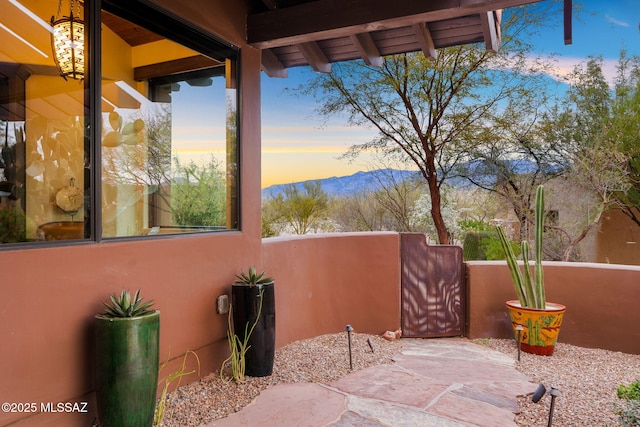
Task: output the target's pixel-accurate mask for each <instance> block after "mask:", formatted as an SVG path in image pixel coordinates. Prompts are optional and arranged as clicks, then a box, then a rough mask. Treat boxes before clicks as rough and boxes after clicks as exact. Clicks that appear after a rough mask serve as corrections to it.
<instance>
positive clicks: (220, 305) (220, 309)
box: [216, 295, 229, 314]
mask: <svg viewBox="0 0 640 427" xmlns="http://www.w3.org/2000/svg"><path fill="white" fill-rule="evenodd" d="M228 312H229V296H228V295H220V296H219V297H218V298H217V299H216V313H218V314H227V313H228Z"/></svg>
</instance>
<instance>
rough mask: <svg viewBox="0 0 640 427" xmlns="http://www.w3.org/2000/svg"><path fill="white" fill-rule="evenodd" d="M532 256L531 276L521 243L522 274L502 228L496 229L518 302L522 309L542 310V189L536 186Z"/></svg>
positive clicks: (525, 247)
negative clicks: (533, 261) (533, 258)
mask: <svg viewBox="0 0 640 427" xmlns="http://www.w3.org/2000/svg"><path fill="white" fill-rule="evenodd" d="M534 224H535V228H534V232H535V238H534V245H535V246H534V254H535V264H534V269H533V270H534V271H533V276H532V274H531V266H530V264H529V243H528V242H527V241H526V240H523V241H522V242H521V246H522V259H523V262H524V269H523V270H524V272H523V271H522V270H520V266H519V265H518V259H517V257H516V255H515V253H514V252H513V249H512V247H511V245H510V244H509V241H508V240H507V236H506V235H505V233H504V230H503V229H502V227H500V226H498V227H496V228H497V230H498V236H499V238H500V243H501V244H502V249H503V250H504V253H505V254H506V256H507V264H508V266H509V271H510V272H511V279H512V281H513V286H514V288H515V291H516V295H517V296H518V300H520V305H521V306H522V307H530V308H538V309H544V308H545V305H546V296H545V290H544V272H543V269H542V233H543V231H544V187H543V186H542V185H540V186H538V188H537V190H536V209H535V214H534Z"/></svg>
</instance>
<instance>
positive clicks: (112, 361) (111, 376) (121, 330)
mask: <svg viewBox="0 0 640 427" xmlns="http://www.w3.org/2000/svg"><path fill="white" fill-rule="evenodd" d="M95 320H96V322H95V332H96V334H95V335H96V400H97V403H98V417H99V420H100V426H101V427H151V426H152V425H153V413H154V410H155V406H156V392H157V389H158V362H159V343H160V335H159V332H160V312H159V311H157V310H156V311H155V312H153V313H151V314H148V315H145V316H139V317H128V318H127V317H125V318H109V317H106V316H103V315H97V316H96V317H95Z"/></svg>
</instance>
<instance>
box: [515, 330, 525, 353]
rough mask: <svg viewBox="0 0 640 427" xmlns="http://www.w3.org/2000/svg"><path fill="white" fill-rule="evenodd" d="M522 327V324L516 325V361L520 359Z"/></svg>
mask: <svg viewBox="0 0 640 427" xmlns="http://www.w3.org/2000/svg"><path fill="white" fill-rule="evenodd" d="M523 330H524V328H523V327H522V325H518V326H516V331H518V362H519V361H520V349H521V347H522V331H523Z"/></svg>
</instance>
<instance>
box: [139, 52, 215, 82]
mask: <svg viewBox="0 0 640 427" xmlns="http://www.w3.org/2000/svg"><path fill="white" fill-rule="evenodd" d="M220 65H224V62H219V61H216V60H215V59H211V58H209V57H206V56H204V55H196V56H190V57H188V58H182V59H175V60H173V61H167V62H159V63H157V64H151V65H143V66H140V67H135V68H134V69H133V79H134V80H136V81H142V80H147V79H152V78H154V77H162V76H169V75H172V74H178V73H184V72H186V71H194V70H202V69H205V68H211V67H218V66H220Z"/></svg>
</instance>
